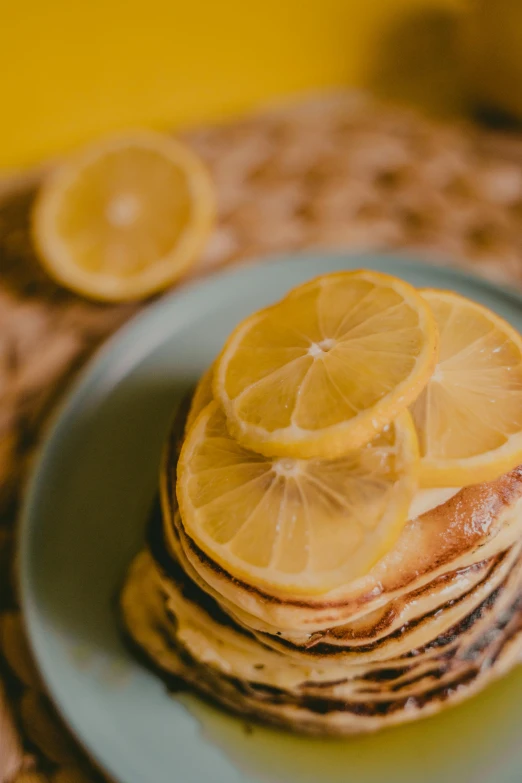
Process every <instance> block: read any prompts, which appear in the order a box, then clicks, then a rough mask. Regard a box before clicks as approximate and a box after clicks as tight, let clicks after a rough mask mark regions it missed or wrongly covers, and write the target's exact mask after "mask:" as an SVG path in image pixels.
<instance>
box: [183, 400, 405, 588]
mask: <svg viewBox="0 0 522 783" xmlns="http://www.w3.org/2000/svg"><path fill="white" fill-rule="evenodd" d="M417 467H418V447H417V439H416V435H415V429H414V426H413V422H412V419H411V416H410V414H409V413H408V412H407V411H404V412H403V413H401V414H400V415H399V417H398V418H397V420H396V421H395V422H394V423H392V424H390V425H389V426H388V427H387V428H386V431H384V432H383V433H382V434H380V435H378V436H377V438H375V439H374V440H373V441H372V442H371V443H370V444H368V445H367V446H364V447H363V448H361V449H358V450H356V451H353V452H351V453H350V454H347V455H345V456H344V457H341V458H338V459H334V460H316V459H310V460H300V459H291V458H288V457H283V458H270V457H263V456H262V455H260V454H257V453H256V452H253V451H250V450H249V449H246V448H244V447H242V446H240V445H239V444H238V443H237V441H235V440H234V439H233V438H232V436H231V435H230V434H229V432H228V429H227V423H226V419H225V415H224V413H223V411H222V409H221V407H220V406H219V404H218V403H216V402H211V403H210V404H209V405H208V406H207V407H206V408H205V409H204V410H203V411H202V413H201V414H200V415H199V417H198V419H197V421H196V422H195V424H194V425H193V426H192V428H191V430H190V431H189V433H188V434H187V437H186V440H185V443H184V445H183V448H182V450H181V455H180V459H179V463H178V480H177V498H178V502H179V508H180V513H181V519H182V522H183V526H184V529H185V531H186V533H187V535H188V536H189V537H190V538H192V539H193V541H194V542H195V543H196V544H197V545H198V546H199V547H200V548H201V549H202V550H203V551H204V552H205V553H206V554H207V555H208V556H209V557H210V558H212V559H213V560H214V561H215V562H217V563H218V564H219V565H220V566H221V567H222V568H224V569H225V570H226V571H227V572H228V573H230V574H231V575H233V576H235V577H237V578H239V579H242V580H244V581H246V582H247V583H249V584H253V585H257V586H260V587H262V588H264V589H269V590H275V591H279V592H281V591H283V592H286V593H289V594H290V593H294V594H295V593H299V594H309V595H317V594H321V593H325V592H327V591H329V590H331V589H334V588H336V587H338V586H340V585H342V584H346V583H347V582H349V581H351V580H352V579H356V578H357V577H359V576H361V575H362V574H364V573H366V572H367V571H368V570H369V569H370V568H371V566H372V565H373V564H374V563H375V562H376V561H377V560H378V559H379V558H380V557H381V556H382V555H383V554H384V553H385V552H386V551H388V550H389V549H390V548H391V547H392V546H393V544H394V542H395V540H396V539H397V537H398V535H399V533H400V531H401V529H402V527H403V525H404V524H405V522H406V520H407V516H408V509H409V505H410V502H411V500H412V497H413V495H414V492H415V490H416V487H417Z"/></svg>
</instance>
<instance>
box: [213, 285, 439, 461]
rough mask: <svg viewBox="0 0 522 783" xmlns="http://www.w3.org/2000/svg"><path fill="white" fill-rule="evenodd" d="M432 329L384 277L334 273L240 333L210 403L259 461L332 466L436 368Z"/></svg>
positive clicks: (417, 306)
mask: <svg viewBox="0 0 522 783" xmlns="http://www.w3.org/2000/svg"><path fill="white" fill-rule="evenodd" d="M437 345H438V335H437V326H436V323H435V319H434V318H433V315H432V314H431V311H430V308H429V307H428V305H427V303H426V301H425V300H423V299H422V297H421V296H420V295H419V294H418V293H417V291H415V289H414V288H413V287H412V286H411V285H409V284H408V283H405V282H404V281H402V280H398V279H397V278H395V277H391V276H390V275H386V274H382V273H380V272H371V271H364V270H361V271H354V272H339V273H335V274H330V275H324V276H323V277H318V278H317V279H315V280H312V281H310V282H309V283H306V284H305V285H301V286H299V287H298V288H296V289H294V290H293V291H292V292H291V293H290V294H289V295H287V296H286V297H285V298H284V299H282V300H281V301H280V302H279V303H277V304H275V305H273V306H272V307H269V308H267V309H265V310H261V311H260V312H258V313H255V314H254V315H252V316H250V317H249V318H247V319H246V320H245V321H243V323H241V324H240V325H239V326H238V327H237V328H236V329H235V331H234V332H233V333H232V335H231V337H230V338H229V339H228V341H227V343H226V345H225V347H224V349H223V352H222V354H221V356H220V357H219V358H218V360H217V364H216V369H215V373H214V397H215V399H216V400H219V401H220V402H221V404H222V406H223V408H224V410H225V413H226V415H227V419H228V423H229V427H230V430H231V432H232V434H233V435H234V437H235V438H236V439H237V440H238V441H239V442H240V443H242V444H243V445H245V446H247V447H249V448H251V449H253V450H254V451H258V452H260V453H261V454H266V455H269V456H270V455H275V456H289V457H296V458H307V457H326V458H331V457H335V456H339V455H340V454H343V453H345V452H347V451H349V450H351V449H356V448H359V447H360V446H362V445H364V444H365V443H368V441H370V440H371V439H372V438H373V437H374V436H375V434H376V433H377V432H379V431H380V430H382V428H383V427H384V426H386V425H387V424H389V423H390V422H391V421H392V420H393V419H395V418H396V417H397V416H398V414H399V413H400V412H401V411H402V410H404V409H405V408H407V406H408V405H409V404H410V403H411V402H413V400H414V399H415V398H416V397H417V396H418V395H419V394H420V392H421V391H422V389H423V388H424V386H425V385H426V383H427V382H428V380H429V378H430V376H431V374H432V371H433V368H434V367H435V363H436V361H437V355H438V354H437Z"/></svg>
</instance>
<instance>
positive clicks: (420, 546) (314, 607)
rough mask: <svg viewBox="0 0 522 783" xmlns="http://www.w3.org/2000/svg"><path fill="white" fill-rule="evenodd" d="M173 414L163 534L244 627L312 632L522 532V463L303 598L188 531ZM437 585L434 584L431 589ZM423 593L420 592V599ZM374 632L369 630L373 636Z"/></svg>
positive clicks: (179, 422) (164, 474)
mask: <svg viewBox="0 0 522 783" xmlns="http://www.w3.org/2000/svg"><path fill="white" fill-rule="evenodd" d="M185 415H186V414H185V412H184V411H181V412H180V414H179V415H178V416H177V417H176V420H175V422H174V426H173V428H172V431H171V436H170V438H169V441H168V443H167V447H166V449H165V454H164V460H163V466H162V471H161V502H162V510H163V518H164V525H165V538H166V542H167V545H168V547H169V550H170V551H171V553H172V554H173V555H174V556H175V557H176V558H177V559H178V560H179V561H180V562H181V563H182V565H183V567H184V568H186V570H187V571H188V573H189V574H190V576H191V577H192V578H193V579H194V580H195V581H196V582H197V584H198V585H199V586H200V587H202V588H203V589H204V590H206V591H207V592H209V593H210V594H211V595H212V596H213V597H215V598H216V600H218V601H219V603H221V604H222V605H223V606H224V608H225V609H226V611H228V612H229V613H230V614H231V615H232V616H233V617H234V618H235V619H236V620H238V621H239V622H240V623H241V624H243V625H245V626H247V627H250V628H254V629H256V630H259V631H261V632H267V633H269V634H270V633H277V632H283V633H284V634H285V636H286V635H287V634H289V635H291V634H297V635H299V634H300V633H304V634H311V633H313V632H317V631H321V630H325V629H331V628H334V627H336V626H340V625H342V624H346V623H348V622H350V623H353V622H354V621H356V620H358V619H360V618H362V617H364V616H366V615H368V614H370V613H371V612H375V611H376V610H378V609H379V608H380V607H383V606H385V605H386V604H389V602H390V601H394V600H397V599H401V598H404V596H407V595H410V594H412V593H414V592H415V591H419V590H421V589H422V588H426V589H425V590H424V591H423V598H422V600H423V601H425V602H427V604H428V605H429V604H430V601H431V603H433V602H434V601H433V598H432V597H431V598H430V593H431V592H432V591H433V590H438V589H440V583H438V584H437V579H438V578H439V577H441V576H442V575H444V574H448V573H450V572H453V571H457V570H465V569H469V568H470V567H472V566H475V565H476V564H478V563H480V562H483V561H485V560H487V559H489V558H491V557H494V556H495V555H497V554H499V553H500V552H503V551H505V550H506V549H508V548H509V547H510V546H511V545H512V544H513V543H514V542H515V541H516V540H517V539H518V538H519V537H520V535H521V532H522V466H519V467H517V468H515V469H514V470H512V471H510V472H509V473H506V474H504V475H503V476H501V477H500V478H498V479H496V480H494V481H491V482H487V483H483V484H476V485H473V486H470V487H466V488H464V489H462V490H460V491H459V492H458V493H457V494H456V495H454V496H453V497H450V498H449V499H448V500H446V501H445V502H443V503H442V504H441V505H439V506H437V507H436V508H433V509H431V510H429V511H427V512H426V513H424V514H421V515H420V516H417V517H415V518H413V519H411V520H410V521H409V522H408V523H407V524H406V526H405V527H404V529H403V531H402V533H401V535H400V537H399V539H398V541H397V542H396V544H395V546H394V547H393V549H392V550H391V551H389V552H388V553H387V554H386V555H385V556H384V557H383V558H381V560H379V561H378V562H377V563H376V564H375V566H374V567H373V568H372V569H371V571H370V572H369V573H368V574H366V575H364V576H363V577H361V578H359V579H357V580H355V581H353V582H351V583H350V584H347V585H343V586H342V587H341V588H337V589H336V590H334V591H331V592H329V593H326V594H323V595H320V596H310V597H300V598H299V599H289V598H288V596H283V595H278V594H276V593H268V592H265V591H263V590H260V589H258V588H256V587H254V586H252V585H248V584H247V583H245V582H241V581H239V580H237V579H235V578H234V577H232V576H231V575H229V574H228V573H227V572H226V571H224V570H223V569H222V568H221V567H220V566H219V565H217V564H216V563H215V562H214V561H212V560H211V559H210V558H209V557H208V556H207V555H206V554H205V553H203V552H202V551H201V550H200V549H199V548H198V547H197V546H196V544H195V543H194V541H192V539H190V537H189V536H187V534H186V532H185V530H184V528H183V523H182V520H181V518H180V515H179V513H178V509H177V502H176V494H175V484H176V463H177V457H178V453H179V445H180V440H181V437H182V432H183V425H184V421H185ZM432 585H433V586H432ZM417 598H418V596H417ZM370 635H371V634H370Z"/></svg>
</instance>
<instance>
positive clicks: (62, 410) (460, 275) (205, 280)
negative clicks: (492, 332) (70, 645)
mask: <svg viewBox="0 0 522 783" xmlns="http://www.w3.org/2000/svg"><path fill="white" fill-rule="evenodd" d="M314 259H317V260H318V261H320V260H322V261H324V260H325V259H326V260H328V259H332V260H337V261H341V260H346V263H347V265H349V264H350V263H352V264H353V263H354V262H355V261H357V263H360V268H363V267H364V266H365V264H366V263H367V264H368V266H369V267H370V268H371V265H372V264H376V263H377V264H378V265H386V264H388V263H390V264H393V263H394V262H395V263H398V264H400V265H401V266H403V267H411V268H412V269H416V268H419V267H421V268H423V267H425V268H428V269H432V270H433V272H434V274H437V273H438V272H442V273H443V274H444V275H446V276H448V277H450V278H453V279H454V280H455V281H459V282H461V283H470V284H471V285H473V286H475V287H478V288H480V289H482V290H484V291H485V292H486V293H491V292H493V293H495V294H496V295H497V296H501V297H503V298H506V299H508V300H509V301H510V302H511V303H512V304H514V305H515V306H517V307H518V308H520V309H521V310H522V292H519V291H516V290H512V289H510V288H509V287H508V286H507V285H502V284H500V283H496V282H492V281H490V280H487V279H485V278H483V277H480V276H478V275H476V274H475V273H473V272H469V271H467V270H463V269H459V268H457V269H455V268H452V267H451V266H449V264H450V263H451V259H449V258H448V257H447V256H444V255H441V254H438V255H437V254H433V253H432V254H423V253H422V252H419V253H416V252H415V251H411V250H405V251H403V252H401V251H394V252H386V251H382V252H378V251H371V250H368V251H360V252H357V251H354V250H345V251H343V250H342V249H341V250H334V251H332V250H326V249H325V250H322V249H321V248H317V249H316V250H315V249H314V250H306V251H297V252H288V253H273V254H267V255H260V256H253V257H251V258H248V259H246V261H243V262H241V264H240V265H239V264H238V265H232V266H227V267H226V268H225V269H220V270H217V271H215V272H211V273H210V275H208V276H202V277H197V278H194V279H192V280H189V281H187V282H186V283H183V284H181V285H180V286H178V287H176V288H175V289H174V290H173V291H169V292H168V293H167V294H164V295H162V296H160V297H158V298H157V299H153V300H152V301H150V302H149V303H145V305H144V306H143V309H141V310H140V311H139V312H137V313H135V314H134V315H132V316H131V317H130V318H129V319H128V320H127V321H126V322H125V323H123V324H122V325H121V326H120V327H119V328H117V329H116V330H115V332H113V333H112V334H111V335H109V336H108V337H107V338H106V339H104V340H103V341H102V343H101V344H100V345H99V346H98V347H97V348H96V349H95V350H94V352H93V353H92V355H91V356H90V357H89V358H88V360H87V361H86V363H85V364H84V365H83V367H81V369H80V370H79V371H78V373H77V374H76V375H75V376H74V378H73V379H72V381H71V382H70V383H69V384H67V386H66V388H65V390H64V392H63V394H62V395H61V397H60V399H59V400H58V402H57V404H56V405H55V407H54V409H53V411H52V412H51V414H50V416H49V418H48V420H47V422H46V423H45V425H44V429H43V432H42V437H41V440H40V443H39V445H38V446H37V448H36V450H35V452H34V454H33V459H32V464H31V467H30V469H29V471H28V474H27V476H26V478H25V481H24V483H23V486H22V498H21V503H20V507H19V509H18V514H17V519H16V521H15V527H16V542H15V572H14V579H15V587H16V590H17V595H18V598H19V604H20V610H21V618H22V623H23V626H24V629H25V632H26V637H27V639H28V642H29V646H30V649H31V653H32V655H33V658H34V661H35V664H36V666H37V669H38V671H39V673H40V676H41V679H42V682H43V685H44V686H45V695H46V696H47V697H48V698H49V699H50V701H51V703H52V704H53V705H54V707H55V709H56V711H57V713H58V715H59V716H60V718H61V719H62V721H63V723H64V725H65V727H66V729H67V730H68V731H70V732H71V734H72V735H73V737H74V739H75V740H76V741H77V742H78V744H79V746H80V747H81V749H82V750H83V751H84V752H85V753H86V755H87V757H88V758H89V759H91V761H92V762H93V763H94V764H95V766H96V767H97V768H98V769H99V770H101V771H102V772H104V773H105V774H107V775H109V776H110V778H111V779H114V780H115V781H121V778H120V774H119V771H118V769H116V768H115V766H113V765H112V763H111V762H110V760H108V759H106V758H105V757H104V754H102V753H98V751H97V749H96V748H95V747H92V745H91V743H90V742H89V739H88V738H87V737H85V736H84V735H83V732H82V729H81V727H80V726H79V725H78V723H77V721H76V719H75V716H74V711H73V710H71V709H70V708H69V707H68V705H67V703H66V701H65V700H64V699H63V698H62V696H61V695H60V693H59V692H58V691H57V690H56V689H55V688H54V685H53V683H52V677H51V676H50V674H49V671H48V667H47V666H46V663H45V660H44V659H45V655H44V654H43V653H42V652H41V649H40V645H41V642H40V636H39V634H38V632H37V630H36V629H35V619H36V617H37V616H38V615H39V610H38V609H37V601H36V600H35V599H34V596H33V591H32V585H31V582H32V579H31V568H30V542H31V537H32V529H33V526H34V523H35V519H37V518H38V509H37V507H38V504H37V500H38V496H39V494H40V491H41V483H42V479H43V476H44V468H45V465H46V464H47V462H48V458H49V457H50V456H51V454H52V452H53V451H54V449H55V447H56V445H57V443H58V442H59V441H60V439H61V433H62V431H63V429H64V427H65V426H66V424H67V421H68V420H69V418H70V416H71V414H72V413H73V411H74V409H75V408H76V405H77V402H78V401H79V400H80V399H81V396H82V393H83V392H84V390H85V388H86V387H87V386H88V384H89V382H90V378H91V375H93V374H95V373H96V370H98V371H99V370H100V369H102V368H103V365H104V362H106V361H107V359H108V358H109V356H111V355H112V353H113V351H114V350H115V348H117V346H118V344H120V343H125V341H126V340H128V338H129V337H130V336H131V335H132V334H133V333H139V331H140V329H142V328H143V327H142V323H146V322H148V321H150V320H151V319H153V318H154V317H157V318H160V317H161V314H162V312H163V311H168V310H169V309H170V308H171V307H172V305H173V303H174V302H176V301H177V300H181V301H183V300H186V298H187V297H189V300H190V297H194V296H195V297H197V296H199V295H200V292H202V291H203V292H205V289H207V290H211V289H212V288H213V287H215V286H218V287H219V286H220V285H222V284H223V282H226V281H227V280H233V279H234V278H237V277H248V276H249V274H250V273H252V272H253V271H256V270H258V269H259V267H260V266H262V267H264V268H265V269H266V267H268V268H269V270H273V271H274V272H277V269H279V268H281V267H283V266H285V265H287V264H294V263H295V264H296V265H297V264H299V263H300V262H303V261H305V260H309V261H312V260H314ZM347 268H348V269H354V268H357V267H354V266H348V267H347ZM325 274H327V272H325ZM313 276H317V275H313ZM186 308H187V302H185V303H184V304H183V306H182V308H181V309H186ZM183 320H185V317H183ZM155 344H156V340H153V341H147V344H146V345H143V346H142V347H141V350H140V354H139V356H140V358H144V357H145V356H146V355H147V354H148V353H149V352H150V351H151V350H152V349H153V347H154V345H155ZM138 362H139V359H138V358H135V359H134V360H133V366H134V365H135V364H136V363H138ZM123 369H125V368H123ZM125 374H126V373H125V372H123V374H122V375H123V377H124V376H125ZM115 377H116V378H117V377H118V376H117V375H116V376H115ZM115 383H117V381H115ZM102 756H103V757H102ZM121 783H124V781H121Z"/></svg>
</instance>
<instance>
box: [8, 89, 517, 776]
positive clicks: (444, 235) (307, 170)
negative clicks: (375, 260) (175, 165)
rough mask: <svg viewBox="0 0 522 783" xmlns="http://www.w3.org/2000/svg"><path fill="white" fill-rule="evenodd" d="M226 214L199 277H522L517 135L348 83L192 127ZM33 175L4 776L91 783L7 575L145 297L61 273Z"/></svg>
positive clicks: (14, 199)
mask: <svg viewBox="0 0 522 783" xmlns="http://www.w3.org/2000/svg"><path fill="white" fill-rule="evenodd" d="M185 138H186V140H187V141H188V142H189V143H190V144H191V145H192V146H193V147H194V149H195V150H197V152H199V154H200V155H201V156H202V157H203V158H204V159H205V160H206V161H207V162H208V164H209V166H210V168H211V171H212V174H213V176H214V180H215V183H216V187H217V191H218V204H219V222H218V226H217V228H216V230H215V231H214V234H213V236H212V238H211V240H210V242H209V245H208V247H207V250H206V252H205V254H204V256H203V258H202V259H201V261H200V262H199V264H198V266H197V268H196V270H195V274H199V275H202V274H208V273H211V272H212V271H213V270H214V269H216V268H218V267H222V266H223V265H226V264H230V263H233V262H240V261H241V260H244V259H249V258H252V257H253V256H258V255H262V254H265V253H273V252H276V251H288V250H295V249H299V248H308V249H310V248H314V247H317V248H332V249H333V248H348V249H351V250H361V249H397V248H408V249H411V250H413V251H415V252H416V253H417V254H420V255H421V256H422V257H425V258H426V261H427V262H430V261H433V260H434V259H435V260H438V262H439V263H440V262H442V263H444V262H446V263H451V264H452V265H453V266H460V267H463V268H467V269H470V270H472V271H474V272H476V273H478V274H480V275H483V276H486V277H488V278H490V279H493V280H497V281H501V282H507V283H510V284H512V285H515V286H518V287H522V138H521V139H520V140H519V139H517V138H516V137H512V138H508V137H503V136H500V135H492V134H489V133H486V132H485V131H481V130H479V129H476V128H473V127H469V126H463V125H460V124H459V125H455V126H452V125H447V124H446V125H441V124H439V123H436V122H433V121H429V120H427V119H425V118H422V117H420V116H418V115H417V114H416V113H415V112H412V111H409V110H405V109H398V108H393V107H389V106H383V105H381V104H378V103H376V102H374V101H372V100H370V99H369V98H367V97H365V96H362V95H359V94H353V93H335V94H329V95H326V96H319V97H317V96H314V97H312V98H310V99H308V100H306V101H303V102H299V103H292V104H287V105H286V106H283V105H281V106H278V107H277V108H274V109H271V110H270V111H266V112H264V113H262V114H258V115H255V116H251V117H249V118H247V119H243V120H241V121H238V122H235V123H232V124H227V125H223V126H219V127H210V128H202V129H200V130H195V131H193V132H192V133H189V134H185ZM38 180H39V175H38V173H36V174H34V175H30V176H24V177H21V178H19V179H15V180H13V181H11V182H10V183H9V185H8V186H7V185H6V186H4V187H3V189H1V190H0V652H1V654H0V783H8V782H10V781H16V783H46V782H47V783H49V782H51V781H52V783H88V782H89V781H90V782H91V783H94V781H96V780H99V779H100V778H99V774H98V773H97V772H96V771H95V770H93V769H92V767H91V766H90V764H89V762H88V761H87V759H86V758H85V756H84V754H83V753H82V751H81V750H80V749H79V748H78V747H77V746H76V744H75V742H74V741H73V740H72V739H71V738H70V736H69V734H68V733H67V730H66V729H65V728H64V727H63V726H62V724H61V722H60V720H59V718H58V716H57V715H56V714H55V712H54V710H53V708H52V705H51V703H50V701H49V699H48V698H47V696H46V695H45V693H44V690H43V688H42V686H41V682H40V679H39V676H38V673H37V671H36V669H35V667H34V665H33V661H32V659H31V654H30V652H29V650H28V647H27V644H26V640H25V637H24V631H23V627H22V622H21V618H20V614H19V611H18V609H17V600H16V595H15V591H14V587H13V579H12V571H13V568H12V566H13V540H14V527H15V520H16V515H17V509H18V506H19V502H20V496H21V489H22V487H23V482H24V477H25V476H26V474H27V469H28V466H29V464H30V462H31V456H32V454H33V452H34V448H35V446H36V444H37V443H38V441H39V440H40V438H41V433H42V427H43V425H44V423H45V421H46V418H47V416H48V414H49V411H50V410H51V409H52V407H53V405H54V403H55V401H56V399H57V397H58V396H59V395H61V394H62V393H63V391H64V389H65V388H66V386H67V384H68V382H69V381H70V379H71V377H72V376H73V375H74V373H75V371H76V370H77V369H78V368H79V366H80V365H81V364H82V363H83V362H84V361H85V359H86V358H87V357H88V356H89V355H90V354H91V353H92V351H93V350H94V349H95V348H96V346H97V345H99V343H100V342H101V341H102V340H103V339H104V338H105V337H106V336H107V335H108V334H110V333H111V332H113V331H114V330H115V329H116V328H117V327H118V326H119V325H120V324H122V323H123V322H124V321H125V320H127V319H128V318H129V317H130V316H131V315H132V314H133V313H134V312H135V311H136V310H137V309H138V306H137V305H125V306H107V305H96V304H93V303H89V302H86V301H83V300H81V299H79V298H78V297H76V296H74V295H72V294H69V293H68V292H66V291H64V290H62V289H60V288H59V287H57V286H55V285H54V284H53V283H52V282H51V281H50V280H49V279H48V278H47V277H46V276H45V274H44V273H43V272H42V271H41V269H40V267H39V266H38V264H37V262H36V260H35V256H34V252H33V248H32V245H31V241H30V237H29V231H28V227H29V216H30V209H31V204H32V201H33V198H34V195H35V192H36V188H37V186H38Z"/></svg>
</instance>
